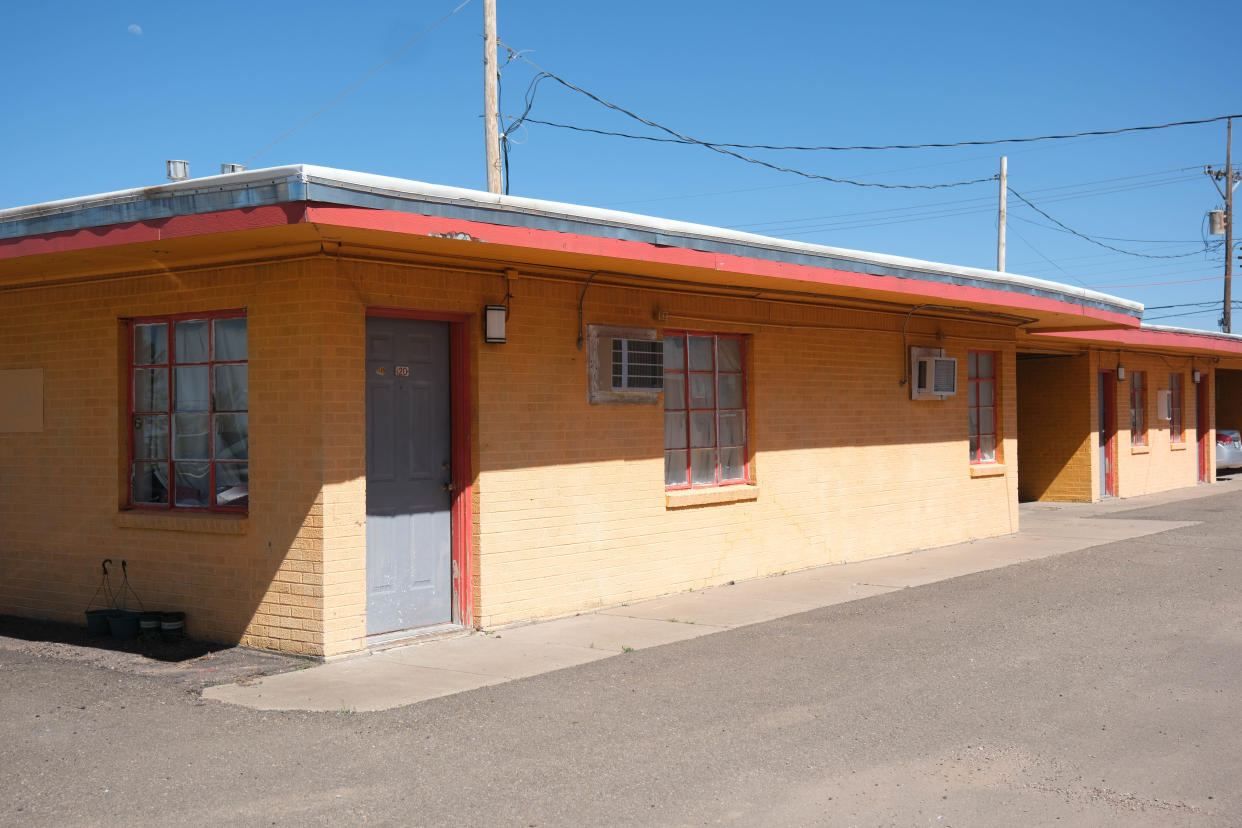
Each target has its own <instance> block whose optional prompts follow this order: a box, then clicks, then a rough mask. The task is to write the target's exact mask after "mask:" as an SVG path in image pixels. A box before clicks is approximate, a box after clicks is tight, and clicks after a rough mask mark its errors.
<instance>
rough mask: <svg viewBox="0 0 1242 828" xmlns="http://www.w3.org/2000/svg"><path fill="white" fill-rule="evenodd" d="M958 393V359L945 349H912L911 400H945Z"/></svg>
mask: <svg viewBox="0 0 1242 828" xmlns="http://www.w3.org/2000/svg"><path fill="white" fill-rule="evenodd" d="M956 393H957V359H956V358H955V357H946V356H945V355H944V349H943V348H911V349H910V399H912V400H931V399H936V400H943V399H944V398H945V397H950V396H952V395H954V394H956Z"/></svg>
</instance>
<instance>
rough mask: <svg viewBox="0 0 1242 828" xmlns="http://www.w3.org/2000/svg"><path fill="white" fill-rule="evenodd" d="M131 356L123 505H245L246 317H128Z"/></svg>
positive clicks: (232, 314)
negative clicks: (126, 491) (127, 471)
mask: <svg viewBox="0 0 1242 828" xmlns="http://www.w3.org/2000/svg"><path fill="white" fill-rule="evenodd" d="M129 355H130V370H129V375H130V376H129V382H130V397H129V398H130V404H129V426H130V441H129V443H130V475H129V477H130V487H129V502H130V505H132V506H135V507H145V508H164V509H199V510H210V511H245V510H246V509H247V508H248V507H249V504H250V465H249V459H250V431H249V422H248V406H249V399H248V393H247V385H248V377H247V374H248V369H247V348H246V316H245V314H244V313H243V312H241V311H229V312H221V313H198V314H184V315H179V316H166V317H152V318H145V319H136V320H134V321H132V322H131V323H130V348H129Z"/></svg>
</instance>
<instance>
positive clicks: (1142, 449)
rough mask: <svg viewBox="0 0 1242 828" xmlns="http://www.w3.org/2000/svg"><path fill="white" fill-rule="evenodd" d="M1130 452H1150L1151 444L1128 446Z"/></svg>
mask: <svg viewBox="0 0 1242 828" xmlns="http://www.w3.org/2000/svg"><path fill="white" fill-rule="evenodd" d="M1130 453H1131V454H1151V446H1130Z"/></svg>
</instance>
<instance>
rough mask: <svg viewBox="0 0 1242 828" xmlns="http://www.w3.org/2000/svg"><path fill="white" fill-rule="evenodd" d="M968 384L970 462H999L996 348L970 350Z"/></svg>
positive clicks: (967, 363)
mask: <svg viewBox="0 0 1242 828" xmlns="http://www.w3.org/2000/svg"><path fill="white" fill-rule="evenodd" d="M966 365H967V370H966V384H967V385H968V386H969V398H968V405H969V408H970V462H971V463H995V462H996V442H997V429H996V352H995V351H971V352H969V353H968V354H967V357H966Z"/></svg>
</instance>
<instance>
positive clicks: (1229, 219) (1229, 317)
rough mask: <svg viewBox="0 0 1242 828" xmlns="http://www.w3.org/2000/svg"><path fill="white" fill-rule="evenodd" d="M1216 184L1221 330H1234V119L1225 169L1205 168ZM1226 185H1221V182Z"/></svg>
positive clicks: (1227, 127) (1229, 129)
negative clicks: (1221, 212) (1221, 226)
mask: <svg viewBox="0 0 1242 828" xmlns="http://www.w3.org/2000/svg"><path fill="white" fill-rule="evenodd" d="M1204 172H1206V173H1207V174H1208V176H1209V177H1210V178H1211V179H1212V183H1213V184H1215V185H1216V189H1217V190H1219V191H1220V194H1221V195H1222V196H1223V197H1224V199H1225V298H1224V313H1223V314H1222V315H1221V322H1220V326H1221V330H1223V331H1224V332H1225V333H1232V332H1233V313H1232V310H1233V191H1234V190H1235V189H1237V187H1238V182H1239V180H1242V179H1240V178H1239V176H1238V174H1237V173H1235V172H1234V171H1233V119H1232V118H1229V119H1228V120H1226V121H1225V169H1223V170H1214V169H1212V168H1211V167H1208V168H1207V169H1206V170H1204ZM1221 181H1224V182H1225V186H1224V187H1221V185H1220V182H1221Z"/></svg>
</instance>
